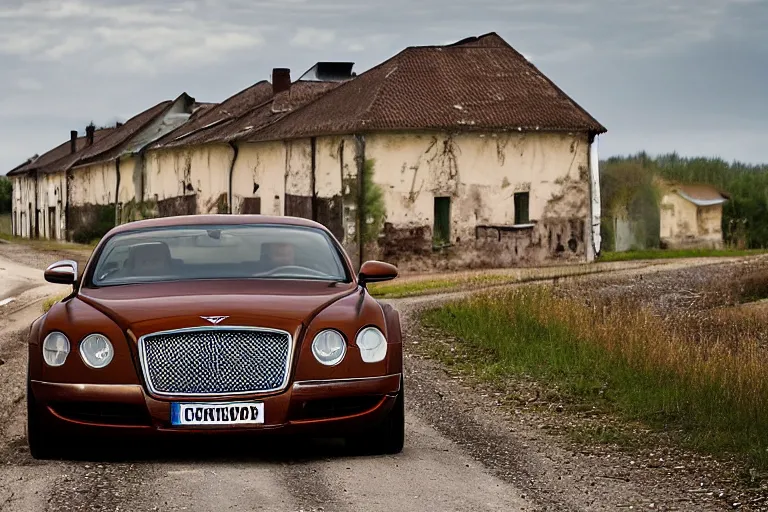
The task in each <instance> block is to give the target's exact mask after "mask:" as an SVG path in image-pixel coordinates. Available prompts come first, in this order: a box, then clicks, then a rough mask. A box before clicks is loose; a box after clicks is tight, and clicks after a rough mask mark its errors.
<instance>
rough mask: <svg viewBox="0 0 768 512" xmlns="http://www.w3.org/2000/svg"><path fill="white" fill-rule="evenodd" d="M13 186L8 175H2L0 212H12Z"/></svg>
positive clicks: (0, 180) (0, 179)
mask: <svg viewBox="0 0 768 512" xmlns="http://www.w3.org/2000/svg"><path fill="white" fill-rule="evenodd" d="M12 194H13V186H12V185H11V180H10V179H8V178H7V177H6V176H0V214H3V213H11V211H12V210H11V197H12Z"/></svg>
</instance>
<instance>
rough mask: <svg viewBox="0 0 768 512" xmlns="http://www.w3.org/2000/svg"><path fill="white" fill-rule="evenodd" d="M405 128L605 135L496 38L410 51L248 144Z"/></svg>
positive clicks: (330, 93) (253, 138)
mask: <svg viewBox="0 0 768 512" xmlns="http://www.w3.org/2000/svg"><path fill="white" fill-rule="evenodd" d="M403 129H414V130H420V129H427V130H429V129H434V130H451V131H464V130H521V131H535V130H541V131H545V130H546V131H551V130H556V131H570V130H573V131H577V130H578V131H593V132H597V133H603V132H605V131H606V129H605V128H604V127H603V126H602V125H601V124H600V123H599V122H597V121H596V120H595V119H594V118H593V117H592V116H590V115H589V114H588V113H587V112H586V111H585V110H584V109H582V108H581V107H580V106H579V105H577V104H576V103H575V102H574V101H573V100H572V99H571V98H569V97H568V96H567V95H566V94H565V93H564V92H563V91H561V90H560V89H559V88H558V87H557V86H555V85H554V84H553V83H552V82H551V81H550V80H549V79H548V78H547V77H545V76H544V75H543V74H542V73H541V72H540V71H539V70H538V69H537V68H536V67H535V66H534V65H533V64H531V63H530V62H528V60H526V59H525V57H523V56H522V55H521V54H520V53H518V52H517V51H515V50H514V49H513V48H512V47H511V46H509V45H508V44H507V43H506V42H505V41H504V40H503V39H502V38H501V37H499V36H498V35H497V34H493V33H492V34H488V35H485V36H482V37H478V38H469V39H466V40H463V41H460V42H458V43H455V44H453V45H448V46H424V47H411V48H407V49H405V50H403V51H402V52H400V53H399V54H397V55H395V56H394V57H392V58H391V59H389V60H387V61H386V62H384V63H382V64H380V65H378V66H376V67H374V68H372V69H370V70H368V71H366V72H365V73H362V74H361V75H359V76H357V77H356V78H354V79H352V80H350V81H348V82H346V83H344V84H342V85H341V86H340V87H337V88H336V89H334V90H332V91H330V92H328V93H327V94H325V95H323V96H322V97H321V98H319V99H318V100H316V101H314V102H312V103H310V104H308V105H306V106H305V107H303V108H301V109H300V110H298V111H296V112H294V113H292V114H291V115H288V116H286V117H285V118H284V119H282V120H281V121H280V122H277V123H274V124H272V125H271V126H269V127H268V128H266V129H264V130H261V131H259V132H257V133H254V135H252V136H250V137H248V138H247V139H246V140H251V141H257V140H279V139H289V138H297V137H309V136H317V135H334V134H341V133H351V132H362V131H371V130H403Z"/></svg>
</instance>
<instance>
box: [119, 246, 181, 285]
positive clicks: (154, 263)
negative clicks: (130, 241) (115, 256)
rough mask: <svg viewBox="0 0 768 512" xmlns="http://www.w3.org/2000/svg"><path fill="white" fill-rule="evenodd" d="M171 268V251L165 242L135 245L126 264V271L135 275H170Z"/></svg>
mask: <svg viewBox="0 0 768 512" xmlns="http://www.w3.org/2000/svg"><path fill="white" fill-rule="evenodd" d="M171 270H172V260H171V251H170V249H169V248H168V245H167V244H165V243H163V242H148V243H143V244H137V245H134V246H133V247H131V248H130V250H129V254H128V259H126V261H125V265H124V272H125V273H126V274H127V275H131V276H134V277H149V276H162V275H168V274H170V273H171Z"/></svg>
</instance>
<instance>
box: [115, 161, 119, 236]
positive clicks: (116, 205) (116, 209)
mask: <svg viewBox="0 0 768 512" xmlns="http://www.w3.org/2000/svg"><path fill="white" fill-rule="evenodd" d="M115 174H116V175H117V184H116V185H115V226H118V225H119V224H120V212H119V211H118V208H119V207H118V204H120V201H119V198H120V157H119V156H118V157H117V159H115Z"/></svg>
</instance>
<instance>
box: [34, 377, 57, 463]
mask: <svg viewBox="0 0 768 512" xmlns="http://www.w3.org/2000/svg"><path fill="white" fill-rule="evenodd" d="M27 444H28V445H29V454H30V455H31V456H32V458H33V459H37V460H46V459H55V458H57V456H58V455H59V454H58V451H57V450H56V449H55V448H54V447H53V445H52V444H51V438H50V432H49V431H48V430H47V429H46V428H45V427H44V426H43V424H42V422H41V420H40V408H39V407H38V405H37V401H36V400H35V395H34V394H33V393H32V386H30V384H29V380H27Z"/></svg>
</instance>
